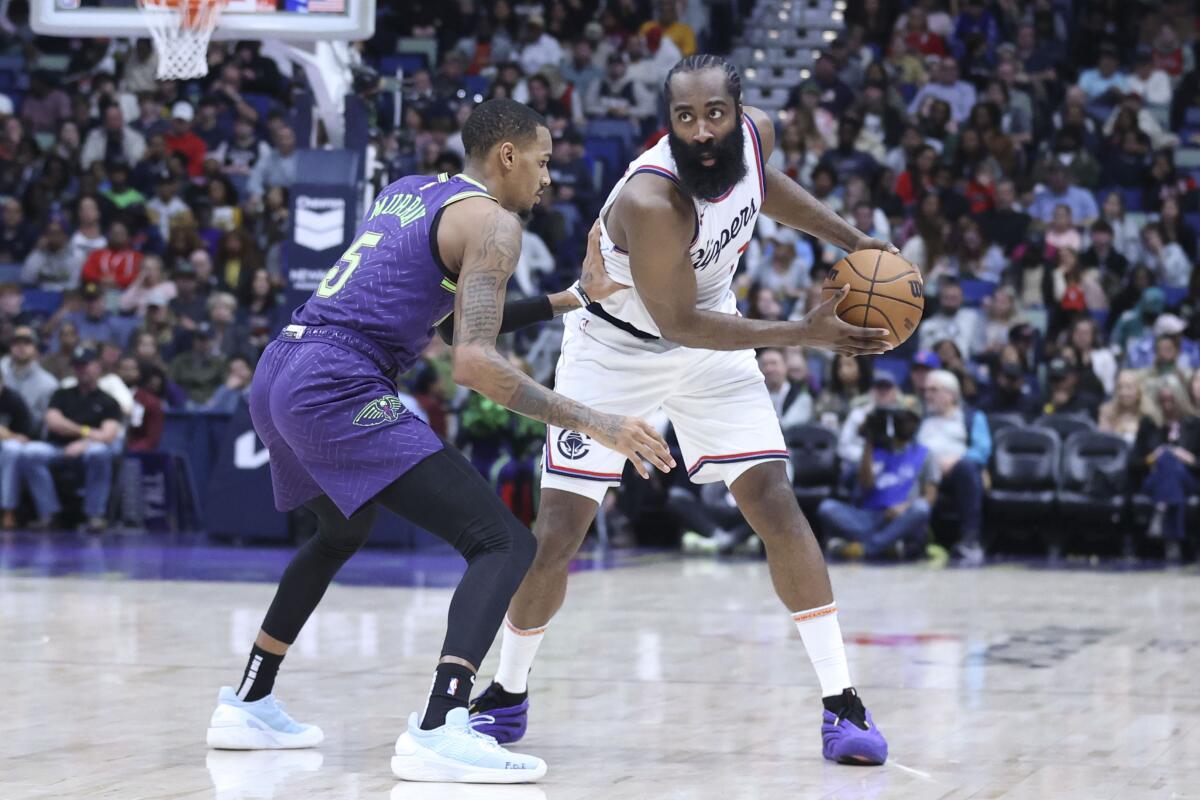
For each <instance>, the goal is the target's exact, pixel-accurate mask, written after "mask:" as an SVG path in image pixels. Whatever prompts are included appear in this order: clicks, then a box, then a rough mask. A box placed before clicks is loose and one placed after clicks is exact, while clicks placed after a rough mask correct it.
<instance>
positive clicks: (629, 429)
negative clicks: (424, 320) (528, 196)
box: [438, 201, 674, 478]
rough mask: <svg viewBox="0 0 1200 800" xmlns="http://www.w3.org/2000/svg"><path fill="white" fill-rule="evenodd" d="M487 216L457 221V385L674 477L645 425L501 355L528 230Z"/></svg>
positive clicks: (495, 211) (493, 212)
mask: <svg viewBox="0 0 1200 800" xmlns="http://www.w3.org/2000/svg"><path fill="white" fill-rule="evenodd" d="M465 202H470V201H465ZM465 202H464V205H465ZM489 205H490V204H489ZM465 210H466V209H464V211H465ZM480 211H483V212H484V213H486V216H484V217H483V218H482V219H481V218H480V216H482V215H470V216H468V215H467V214H463V213H459V214H456V215H455V218H456V219H457V221H459V222H460V223H462V224H459V225H457V226H455V232H457V233H459V234H460V235H461V236H462V240H461V244H462V249H461V253H462V257H461V266H460V268H459V273H458V292H457V296H456V297H455V301H454V303H455V305H454V317H455V322H454V342H455V345H454V382H455V383H457V384H459V385H460V386H466V387H468V388H470V389H474V390H475V391H477V392H479V393H480V394H482V395H483V396H484V397H487V398H488V399H489V400H492V401H494V402H496V403H500V404H501V405H503V406H506V407H507V408H510V409H512V410H513V411H516V412H517V413H518V414H521V415H523V416H526V417H531V418H532V419H537V420H541V421H542V422H545V423H548V424H550V425H555V426H558V427H560V428H567V429H570V430H577V431H581V432H583V433H586V434H588V435H589V436H591V437H592V438H593V439H595V440H596V441H598V442H600V443H601V444H603V445H605V446H606V447H609V448H611V449H613V450H617V451H619V452H621V453H623V454H624V455H625V456H626V457H627V458H629V459H630V460H631V461H632V462H633V464H634V466H635V467H636V468H637V470H638V472H640V473H641V474H642V477H644V478H645V477H649V474H648V472H647V471H646V469H645V467H644V466H643V465H642V459H643V458H644V459H647V460H649V461H650V462H651V463H653V464H654V465H655V466H656V467H658V468H659V469H661V470H663V471H664V472H667V471H669V470H670V469H671V467H673V466H674V462H673V461H672V460H671V456H670V454H669V451H668V449H667V445H666V442H664V441H663V439H662V437H661V436H660V435H659V434H658V432H657V431H655V430H654V429H653V428H651V427H650V426H649V425H647V424H646V423H645V422H643V421H642V420H640V419H634V418H631V417H621V416H617V415H614V414H605V413H602V412H599V411H596V410H594V409H592V408H589V407H587V406H585V405H583V404H582V403H577V402H575V401H574V400H571V399H570V398H568V397H564V396H563V395H560V394H557V393H555V392H552V391H550V390H549V389H547V388H546V387H544V386H542V385H541V384H539V383H537V382H536V381H534V380H532V379H531V378H529V377H528V376H527V375H525V374H524V373H523V372H521V371H520V370H518V369H517V368H516V367H514V366H513V365H512V364H510V363H509V361H508V359H506V358H504V356H502V355H501V354H500V352H499V351H498V350H497V349H496V336H497V334H498V333H499V331H500V320H501V314H502V312H503V308H504V289H505V286H507V284H508V279H509V276H511V275H512V272H513V270H514V269H515V268H516V265H517V257H518V256H519V255H520V252H521V223H520V222H519V221H518V220H517V217H516V215H514V214H512V213H510V212H508V211H505V210H503V209H501V208H498V207H497V206H495V205H491V207H490V208H486V209H480ZM445 222H446V220H445V218H443V224H445ZM452 224H453V223H452ZM441 233H442V232H441V231H439V237H438V238H439V245H440V244H441V242H442V237H441ZM450 249H453V248H450Z"/></svg>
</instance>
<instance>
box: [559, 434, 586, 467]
mask: <svg viewBox="0 0 1200 800" xmlns="http://www.w3.org/2000/svg"><path fill="white" fill-rule="evenodd" d="M591 441H592V437H590V436H587V435H585V434H582V433H580V432H579V431H563V432H562V433H560V434H559V435H558V452H560V453H562V456H563V458H569V459H570V460H572V461H575V460H576V459H580V458H583V457H584V456H586V455H587V454H588V452H589V451H590V450H591V449H592V447H591V444H590V443H591Z"/></svg>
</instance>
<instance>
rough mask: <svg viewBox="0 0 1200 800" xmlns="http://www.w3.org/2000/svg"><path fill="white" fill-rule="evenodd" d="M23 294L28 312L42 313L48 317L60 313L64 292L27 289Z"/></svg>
mask: <svg viewBox="0 0 1200 800" xmlns="http://www.w3.org/2000/svg"><path fill="white" fill-rule="evenodd" d="M23 294H24V296H25V310H26V311H40V312H42V313H43V314H47V315H49V314H53V313H54V312H55V311H58V308H59V306H61V305H62V301H63V293H62V292H51V291H46V290H45V289H26V290H25V291H24V292H23Z"/></svg>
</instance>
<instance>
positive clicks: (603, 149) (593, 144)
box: [583, 136, 627, 193]
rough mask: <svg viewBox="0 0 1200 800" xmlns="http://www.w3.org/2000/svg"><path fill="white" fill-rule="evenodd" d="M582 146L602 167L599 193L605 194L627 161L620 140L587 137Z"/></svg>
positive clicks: (604, 137)
mask: <svg viewBox="0 0 1200 800" xmlns="http://www.w3.org/2000/svg"><path fill="white" fill-rule="evenodd" d="M583 146H584V148H585V149H586V150H587V152H588V154H589V155H590V156H592V157H593V158H594V159H595V160H596V163H598V164H602V165H603V178H602V179H601V182H600V188H601V192H602V193H603V192H607V191H608V190H609V188H611V187H612V185H613V184H615V183H616V182H617V178H618V177H619V176H620V175H621V170H623V169H624V168H625V167H624V164H625V162H626V161H627V159H626V158H625V154H626V153H627V151H626V149H625V147H624V145H623V144H622V143H621V140H620V139H613V138H610V137H606V136H589V137H587V138H585V139H584V140H583Z"/></svg>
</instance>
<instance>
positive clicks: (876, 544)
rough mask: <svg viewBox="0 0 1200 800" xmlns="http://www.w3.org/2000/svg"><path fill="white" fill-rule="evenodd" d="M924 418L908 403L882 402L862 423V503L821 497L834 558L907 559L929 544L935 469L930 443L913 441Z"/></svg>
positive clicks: (828, 547) (858, 490)
mask: <svg viewBox="0 0 1200 800" xmlns="http://www.w3.org/2000/svg"><path fill="white" fill-rule="evenodd" d="M919 424H920V418H919V417H918V416H917V415H916V414H915V413H913V412H912V411H909V410H908V409H896V408H888V407H880V408H876V409H874V410H872V412H871V413H870V414H869V415H868V416H867V417H866V419H865V421H864V422H862V423H861V424H860V425H859V430H858V431H857V434H858V436H859V437H861V438H863V439H864V440H865V441H867V442H869V446H865V445H864V446H862V447H861V455H860V457H859V459H858V462H857V466H858V473H857V479H858V480H857V487H856V493H857V494H858V496H859V497H860V498H861V499H860V501H859V502H858V504H856V505H851V504H850V503H846V502H843V501H841V500H835V499H832V498H830V499H827V500H822V501H821V505H820V507H819V508H818V510H817V515H818V516H819V517H820V519H821V526H822V529H823V530H824V531H825V535H826V536H827V537H828V540H827V542H826V545H825V551H826V552H827V553H828V554H829V555H830V556H831V557H833V558H849V559H857V558H867V559H878V558H888V559H894V560H897V561H903V560H905V559H907V558H909V557H911V556H912V555H914V554H920V553H922V551H923V546H924V544H925V528H926V526H927V525H928V523H929V510H930V502H931V501H932V499H933V497H934V496H935V492H936V489H935V485H936V484H935V482H934V479H933V473H934V470H935V467H934V464H933V461H932V459H931V457H930V452H929V449H928V448H926V447H925V446H924V445H921V444H918V443H917V442H916V441H914V436H915V434H916V432H917V427H918V425H919Z"/></svg>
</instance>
